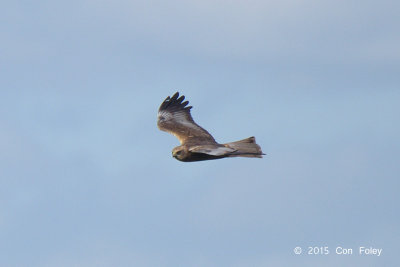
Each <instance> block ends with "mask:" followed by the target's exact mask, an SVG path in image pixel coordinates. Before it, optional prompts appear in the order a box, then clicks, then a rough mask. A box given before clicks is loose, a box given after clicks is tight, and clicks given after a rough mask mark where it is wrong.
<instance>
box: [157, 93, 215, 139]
mask: <svg viewBox="0 0 400 267" xmlns="http://www.w3.org/2000/svg"><path fill="white" fill-rule="evenodd" d="M184 99H185V96H183V95H182V96H180V97H179V93H178V92H176V93H175V94H174V95H173V96H172V97H169V96H168V97H167V98H166V99H165V100H164V102H163V103H162V104H161V106H160V108H159V109H158V119H157V126H158V128H160V130H162V131H165V132H168V133H171V134H173V135H174V136H175V137H177V138H178V139H179V142H180V143H181V144H182V145H183V144H188V143H190V144H197V143H200V144H216V142H215V140H214V138H213V137H212V135H211V134H209V133H208V132H207V131H206V130H204V129H203V128H201V127H200V126H199V125H197V124H196V123H195V122H194V121H193V118H192V116H191V115H190V109H191V108H192V107H191V106H187V104H189V101H185V102H183V100H184Z"/></svg>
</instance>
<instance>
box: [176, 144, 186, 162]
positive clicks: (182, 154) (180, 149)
mask: <svg viewBox="0 0 400 267" xmlns="http://www.w3.org/2000/svg"><path fill="white" fill-rule="evenodd" d="M189 154H190V152H189V150H188V149H187V147H185V146H177V147H175V148H174V149H172V156H173V157H174V158H176V159H177V160H181V161H184V160H185V159H186V158H187V157H188V156H189Z"/></svg>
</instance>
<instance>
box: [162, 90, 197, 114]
mask: <svg viewBox="0 0 400 267" xmlns="http://www.w3.org/2000/svg"><path fill="white" fill-rule="evenodd" d="M183 100H185V96H184V95H181V96H180V97H179V92H176V93H175V94H174V95H173V96H172V97H170V96H168V97H167V98H166V99H165V100H164V102H163V103H162V104H161V106H160V108H159V110H160V111H161V110H170V111H178V110H183V109H184V110H190V109H191V108H192V106H188V107H186V105H187V104H189V101H185V102H183Z"/></svg>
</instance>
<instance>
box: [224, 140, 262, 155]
mask: <svg viewBox="0 0 400 267" xmlns="http://www.w3.org/2000/svg"><path fill="white" fill-rule="evenodd" d="M224 146H226V147H230V148H233V149H236V151H235V152H233V153H232V154H229V156H228V157H248V158H262V155H265V154H264V153H263V152H262V151H261V147H260V146H259V145H257V144H256V138H255V137H254V136H252V137H249V138H246V139H243V140H239V141H236V142H232V143H227V144H224Z"/></svg>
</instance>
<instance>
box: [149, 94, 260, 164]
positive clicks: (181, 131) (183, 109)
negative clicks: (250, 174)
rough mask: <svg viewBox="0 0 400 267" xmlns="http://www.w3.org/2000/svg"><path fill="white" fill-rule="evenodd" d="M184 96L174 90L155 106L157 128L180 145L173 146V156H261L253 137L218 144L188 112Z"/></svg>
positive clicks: (182, 158) (186, 158)
mask: <svg viewBox="0 0 400 267" xmlns="http://www.w3.org/2000/svg"><path fill="white" fill-rule="evenodd" d="M184 99H185V96H183V95H182V96H180V97H179V93H178V92H176V93H175V94H174V95H173V96H172V97H169V96H168V97H167V98H166V99H165V100H164V102H163V103H162V104H161V106H160V108H159V109H158V120H157V126H158V128H160V130H162V131H165V132H168V133H171V134H173V135H174V136H175V137H177V138H178V139H179V142H180V143H181V145H180V146H178V147H175V148H174V149H173V150H172V156H173V157H174V158H176V159H177V160H180V161H186V162H189V161H200V160H211V159H220V158H226V157H249V158H262V155H265V154H263V153H262V151H261V148H260V146H259V145H257V144H256V139H255V138H254V137H249V138H246V139H243V140H240V141H236V142H232V143H227V144H219V143H217V142H216V141H215V139H214V137H212V135H211V134H210V133H209V132H207V131H206V130H204V129H203V128H202V127H200V126H199V125H198V124H196V123H195V122H194V120H193V118H192V116H191V115H190V109H191V108H192V106H187V104H189V101H185V102H183V100H184Z"/></svg>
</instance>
